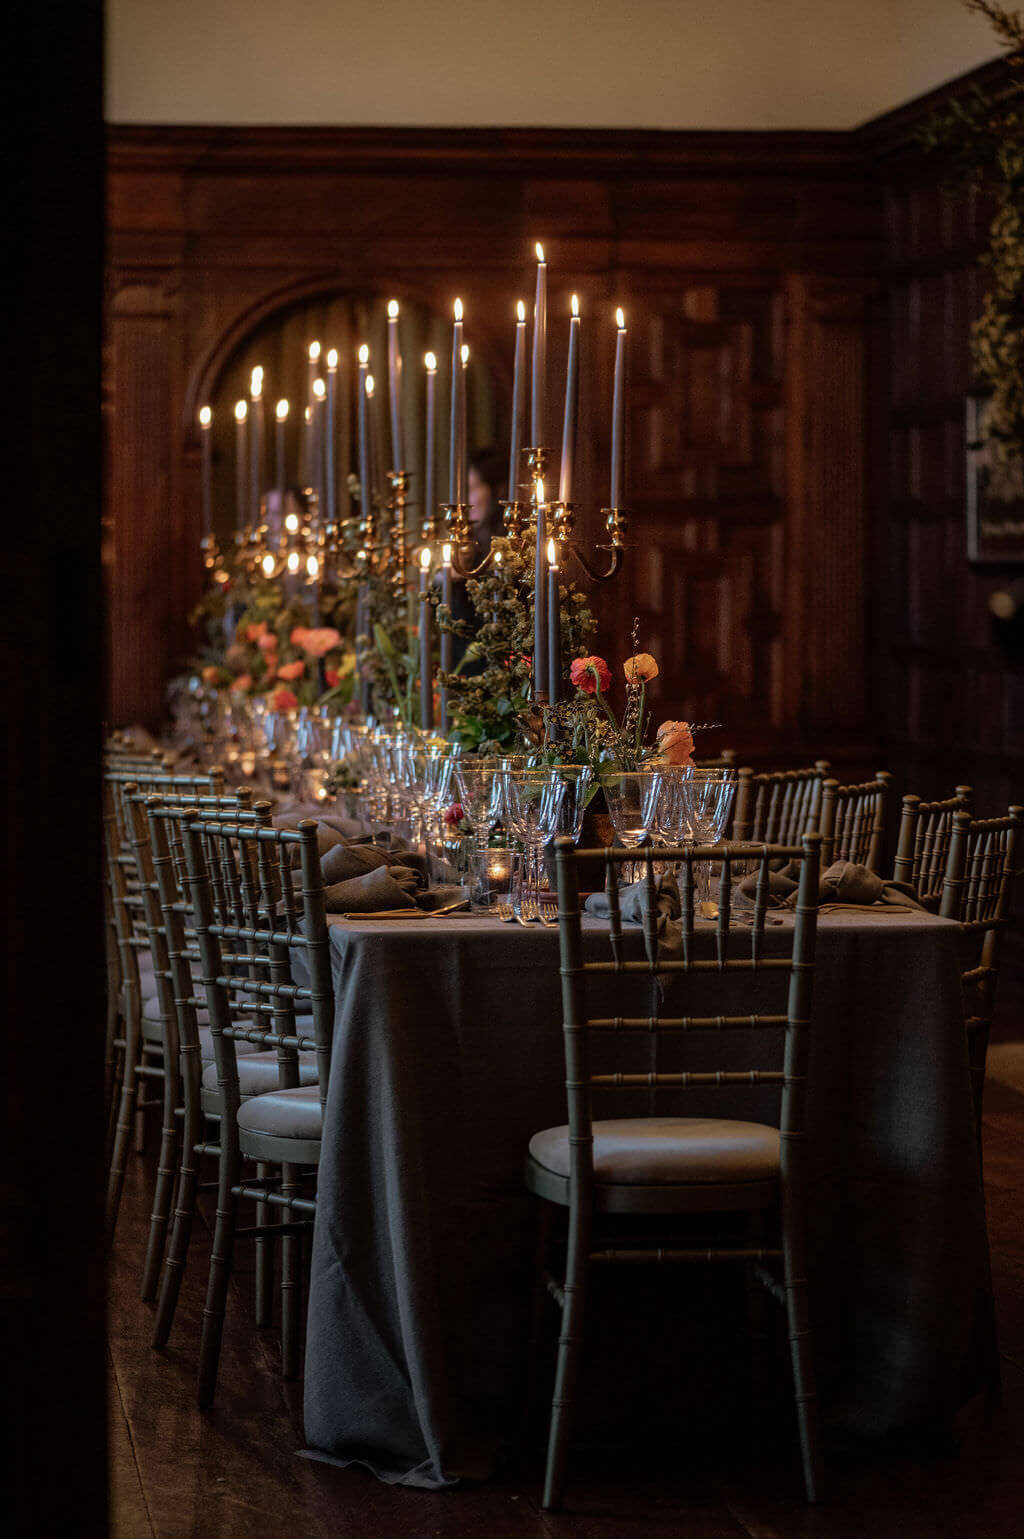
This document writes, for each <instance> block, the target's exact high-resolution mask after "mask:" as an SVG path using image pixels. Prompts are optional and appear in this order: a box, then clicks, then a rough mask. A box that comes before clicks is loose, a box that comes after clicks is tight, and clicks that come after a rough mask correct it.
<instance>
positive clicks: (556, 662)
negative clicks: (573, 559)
mask: <svg viewBox="0 0 1024 1539" xmlns="http://www.w3.org/2000/svg"><path fill="white" fill-rule="evenodd" d="M561 680H562V626H561V611H560V604H559V594H558V546H557V545H556V544H555V541H554V540H549V541H548V703H549V704H550V705H557V704H558V694H559V687H560V685H561Z"/></svg>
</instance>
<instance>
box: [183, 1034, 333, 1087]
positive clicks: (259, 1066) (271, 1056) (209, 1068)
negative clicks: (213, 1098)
mask: <svg viewBox="0 0 1024 1539" xmlns="http://www.w3.org/2000/svg"><path fill="white" fill-rule="evenodd" d="M238 1045H239V1046H240V1047H251V1046H252V1043H251V1042H243V1043H239V1044H238ZM316 1083H317V1073H316V1054H315V1053H300V1054H299V1084H300V1085H315V1084H316ZM203 1088H204V1089H206V1090H216V1089H217V1065H216V1064H215V1063H208V1064H207V1065H206V1068H205V1069H204V1070H203ZM238 1088H239V1091H240V1092H241V1094H242V1095H244V1096H250V1095H265V1094H266V1092H267V1091H268V1090H277V1089H279V1088H280V1081H279V1079H278V1074H277V1053H276V1052H268V1053H250V1054H248V1055H245V1056H240V1057H239V1060H238Z"/></svg>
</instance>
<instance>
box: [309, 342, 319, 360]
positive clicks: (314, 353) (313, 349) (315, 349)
mask: <svg viewBox="0 0 1024 1539" xmlns="http://www.w3.org/2000/svg"><path fill="white" fill-rule="evenodd" d="M319 357H320V343H319V342H311V343H310V344H309V361H310V363H316V361H317V359H318V358H319Z"/></svg>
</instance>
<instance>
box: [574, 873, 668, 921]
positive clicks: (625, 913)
mask: <svg viewBox="0 0 1024 1539" xmlns="http://www.w3.org/2000/svg"><path fill="white" fill-rule="evenodd" d="M655 886H656V888H657V894H658V902H657V912H658V919H659V922H660V921H661V920H665V919H678V918H679V914H680V905H679V888H678V887H677V886H676V880H675V877H673V876H659V877H656V878H655ZM583 907H584V909H585V910H586V912H587V913H588V914H593V915H594V917H595V919H607V918H608V917H609V909H608V895H607V893H604V892H592V893H591V894H590V897H589V898H588V899H587V900H586V902H585V903H584V905H583ZM619 912H620V914H621V915H622V918H623V921H624V922H625V923H627V924H643V920H644V883H643V882H634V883H633V884H632V885H631V886H629V887H621V888H620V889H619Z"/></svg>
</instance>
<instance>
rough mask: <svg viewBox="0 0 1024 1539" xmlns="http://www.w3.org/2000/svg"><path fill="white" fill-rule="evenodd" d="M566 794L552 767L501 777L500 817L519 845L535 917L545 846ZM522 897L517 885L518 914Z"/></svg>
mask: <svg viewBox="0 0 1024 1539" xmlns="http://www.w3.org/2000/svg"><path fill="white" fill-rule="evenodd" d="M565 793H566V782H565V781H564V780H563V779H562V778H561V775H560V773H559V770H558V769H557V767H555V766H553V765H547V766H544V767H542V768H538V769H510V770H504V771H503V773H502V808H503V815H504V817H505V821H506V824H507V826H508V827H509V828H510V829H511V831H512V833H513V834H515V836H516V838H517V839H519V840H520V841H521V842H522V846H523V865H524V872H523V875H524V878H525V885H526V892H525V897H526V899H527V905H528V907H532V909H533V913H534V915H535V916H536V914H537V912H538V911H539V910H538V908H537V905H538V904H539V901H540V869H541V862H542V859H543V850H544V844H545V841H546V840H547V839H550V838H551V837H553V835H554V834H555V833H557V831H558V820H559V815H560V812H561V808H562V805H563V802H564V800H565ZM523 896H524V894H523V892H522V890H521V887H520V886H518V885H517V902H516V911H517V913H521V911H522V906H523V905H522V900H523ZM527 917H529V915H528V916H527Z"/></svg>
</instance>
